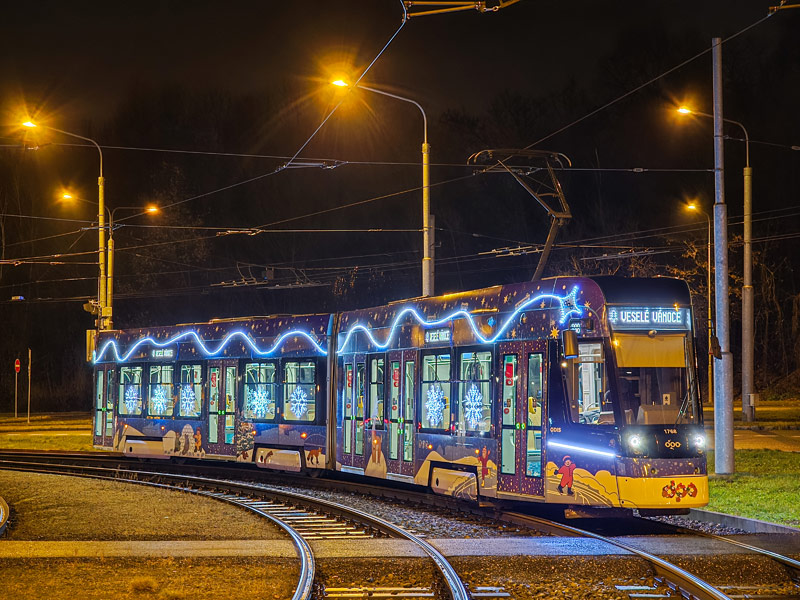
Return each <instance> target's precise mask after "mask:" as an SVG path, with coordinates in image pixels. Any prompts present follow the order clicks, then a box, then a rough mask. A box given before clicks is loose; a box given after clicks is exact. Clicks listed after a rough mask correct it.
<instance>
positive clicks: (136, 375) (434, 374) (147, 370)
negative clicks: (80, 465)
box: [93, 277, 708, 514]
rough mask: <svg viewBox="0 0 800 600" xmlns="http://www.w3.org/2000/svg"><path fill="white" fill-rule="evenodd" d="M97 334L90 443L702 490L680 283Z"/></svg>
mask: <svg viewBox="0 0 800 600" xmlns="http://www.w3.org/2000/svg"><path fill="white" fill-rule="evenodd" d="M95 344H96V345H95V349H94V350H93V363H94V368H95V387H94V389H95V402H94V407H95V413H94V414H95V417H94V445H95V446H96V447H97V448H103V449H110V450H117V451H120V452H124V453H125V454H128V455H133V456H139V457H145V458H165V459H169V458H174V457H177V458H193V459H211V460H231V461H238V462H248V463H254V464H255V465H257V466H258V467H261V468H266V469H276V470H283V471H292V472H306V473H310V474H316V473H320V472H322V471H325V470H330V471H344V472H348V473H351V474H355V475H357V476H363V477H367V478H378V479H392V480H396V481H403V482H407V483H411V484H415V485H418V486H423V487H426V488H430V489H431V490H433V491H434V492H436V493H439V494H445V495H451V496H456V497H464V498H472V499H479V498H480V497H491V498H498V499H507V500H512V501H531V502H541V503H552V504H560V505H564V506H565V507H568V508H569V507H571V508H573V509H576V510H577V509H581V508H593V507H600V508H623V509H638V510H639V511H641V512H644V513H653V514H655V513H674V512H685V511H686V510H687V509H688V508H691V507H697V506H703V505H705V504H707V503H708V479H707V472H706V459H705V434H704V430H703V421H702V410H701V406H700V397H699V385H698V380H697V374H696V359H695V350H694V328H693V316H692V307H691V298H690V294H689V290H688V287H687V285H686V284H685V283H684V282H682V281H680V280H676V279H669V278H652V279H627V278H620V277H555V278H549V279H544V280H541V281H534V282H527V283H519V284H511V285H503V286H494V287H490V288H485V289H481V290H476V291H471V292H463V293H455V294H447V295H444V296H438V297H432V298H416V299H410V300H404V301H399V302H394V303H391V304H389V305H386V306H380V307H375V308H370V309H364V310H356V311H349V312H341V313H333V314H319V315H305V316H300V315H277V316H270V317H247V318H238V319H224V320H213V321H210V322H208V323H194V324H186V325H179V326H170V327H154V328H146V329H131V330H125V331H109V332H101V333H100V334H99V335H98V338H97V340H96V343H95Z"/></svg>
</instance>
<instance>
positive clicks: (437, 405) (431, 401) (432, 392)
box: [425, 385, 444, 427]
mask: <svg viewBox="0 0 800 600" xmlns="http://www.w3.org/2000/svg"><path fill="white" fill-rule="evenodd" d="M425 410H427V411H428V422H429V423H430V424H431V425H432V426H433V427H436V426H437V425H439V424H440V423H441V422H442V419H443V418H444V390H443V389H442V387H441V386H439V385H432V386H431V387H429V388H428V399H427V400H426V401H425Z"/></svg>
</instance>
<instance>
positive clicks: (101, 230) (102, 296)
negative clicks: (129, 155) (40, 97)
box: [23, 121, 111, 331]
mask: <svg viewBox="0 0 800 600" xmlns="http://www.w3.org/2000/svg"><path fill="white" fill-rule="evenodd" d="M23 125H24V126H25V127H30V128H35V127H42V128H43V129H49V130H50V131H55V132H56V133H61V134H63V135H67V136H70V137H74V138H78V139H79V140H84V141H87V142H90V143H92V144H94V146H95V148H97V151H98V152H99V153H100V176H99V177H98V178H97V188H98V202H97V222H98V227H97V241H98V259H97V261H98V264H99V266H100V275H99V282H98V293H97V301H98V305H99V308H100V318H99V319H98V322H97V325H98V327H97V328H98V329H99V330H100V331H103V330H105V329H108V327H107V326H106V318H108V319H109V320H110V318H111V315H110V314H109V313H108V311H107V310H106V227H105V179H104V178H103V151H102V149H101V148H100V145H99V144H98V143H97V142H95V141H94V140H93V139H91V138H88V137H84V136H82V135H78V134H77V133H71V132H69V131H64V130H63V129H56V128H55V127H50V126H49V125H36V124H35V123H33V122H32V121H26V122H25V123H23Z"/></svg>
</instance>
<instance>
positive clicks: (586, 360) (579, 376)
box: [566, 342, 614, 425]
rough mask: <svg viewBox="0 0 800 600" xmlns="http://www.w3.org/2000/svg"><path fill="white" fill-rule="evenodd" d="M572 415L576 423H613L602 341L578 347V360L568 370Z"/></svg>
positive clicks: (569, 364) (571, 362)
mask: <svg viewBox="0 0 800 600" xmlns="http://www.w3.org/2000/svg"><path fill="white" fill-rule="evenodd" d="M566 380H567V392H568V394H569V406H570V416H571V418H572V421H573V422H575V423H584V424H592V425H603V424H610V423H613V422H614V413H613V411H612V408H611V406H610V404H609V402H608V398H607V397H606V394H605V392H606V370H605V361H604V360H603V345H602V343H601V342H586V343H581V344H578V358H576V359H573V360H571V361H569V363H568V364H567V368H566Z"/></svg>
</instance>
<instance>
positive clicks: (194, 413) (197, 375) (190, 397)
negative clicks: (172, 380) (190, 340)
mask: <svg viewBox="0 0 800 600" xmlns="http://www.w3.org/2000/svg"><path fill="white" fill-rule="evenodd" d="M180 373H181V383H180V388H179V390H178V410H179V413H180V415H181V416H182V417H191V418H195V419H197V418H199V417H200V414H201V412H202V410H203V366H202V365H181V370H180Z"/></svg>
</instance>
